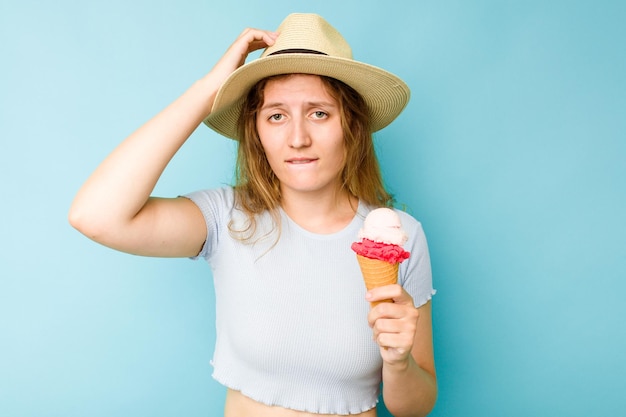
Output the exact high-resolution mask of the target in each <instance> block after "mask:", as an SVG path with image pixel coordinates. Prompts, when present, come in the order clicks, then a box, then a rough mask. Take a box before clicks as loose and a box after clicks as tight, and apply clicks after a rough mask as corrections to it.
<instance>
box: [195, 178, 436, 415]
mask: <svg viewBox="0 0 626 417" xmlns="http://www.w3.org/2000/svg"><path fill="white" fill-rule="evenodd" d="M186 197H187V198H189V199H191V200H192V201H193V202H195V203H196V204H197V205H198V207H199V208H200V209H201V211H202V213H203V215H204V218H205V220H206V225H207V236H208V238H207V241H206V242H205V244H204V246H203V248H202V250H201V252H200V253H199V255H198V257H197V258H204V259H205V260H206V261H207V262H208V263H209V265H210V266H211V269H212V271H213V279H214V284H215V294H216V329H217V335H216V346H215V353H214V356H213V361H212V364H213V367H214V372H213V377H214V378H215V379H216V380H217V381H218V382H220V383H221V384H223V385H225V386H227V387H229V388H231V389H234V390H238V391H241V392H242V393H243V394H244V395H246V396H248V397H250V398H252V399H254V400H256V401H259V402H261V403H264V404H267V405H277V406H280V407H284V408H289V409H294V410H299V411H306V412H310V413H319V414H357V413H361V412H364V411H367V410H369V409H371V408H374V407H375V406H376V403H377V401H378V396H379V389H380V383H381V369H382V360H381V357H380V353H379V348H378V345H377V344H376V343H375V342H374V341H373V340H372V330H371V329H370V328H369V326H368V323H367V314H368V311H369V304H368V302H366V300H365V292H366V289H365V285H364V283H363V278H362V276H361V272H360V269H359V265H358V262H357V260H356V256H355V254H354V252H353V251H352V250H351V249H350V245H351V243H352V242H353V241H355V240H357V233H358V231H359V229H360V228H361V227H362V225H363V220H364V218H365V216H366V215H367V213H368V212H369V211H370V208H368V207H366V206H364V205H363V204H359V207H358V213H357V215H356V216H355V217H354V219H353V220H352V222H351V223H350V224H349V225H348V226H346V227H345V228H344V229H343V230H341V231H339V232H337V233H333V234H325V235H320V234H315V233H311V232H309V231H307V230H305V229H303V228H301V227H300V226H298V225H297V224H296V223H294V222H293V221H292V220H291V219H290V218H289V217H288V216H287V215H286V214H285V213H284V212H282V211H281V213H280V215H281V226H280V229H277V228H276V227H275V226H274V225H273V223H272V220H271V217H270V215H269V214H265V215H262V216H259V218H258V220H257V222H258V225H257V234H256V236H257V237H259V238H260V239H257V240H256V241H254V240H253V242H254V243H250V242H247V243H246V242H242V241H241V240H237V239H236V238H234V237H233V236H232V235H231V233H230V232H229V228H228V225H229V222H231V221H233V225H234V227H235V228H237V226H239V228H241V226H242V225H243V224H244V222H245V215H244V214H243V213H242V212H241V211H239V210H238V209H236V208H235V207H234V192H233V189H232V188H231V187H226V188H219V189H214V190H204V191H197V192H194V193H191V194H188V195H186ZM398 213H399V215H400V216H401V221H402V225H403V228H404V229H405V230H406V231H407V233H408V235H409V240H408V242H407V243H406V244H405V245H404V248H405V249H406V250H408V251H409V252H411V257H410V258H409V259H408V260H406V261H404V262H403V263H402V264H400V272H399V277H398V280H399V283H400V284H401V285H402V286H403V287H404V288H405V289H406V290H407V292H409V293H410V294H411V296H412V297H413V299H414V301H415V305H416V306H420V305H423V304H425V303H426V302H427V301H428V300H430V298H431V297H432V295H433V294H434V292H435V291H434V290H433V287H432V279H431V268H430V259H429V255H428V247H427V244H426V238H425V236H424V232H423V230H422V227H421V225H420V223H419V222H418V221H417V220H415V219H414V218H413V217H411V216H410V215H408V214H406V213H404V212H402V211H398ZM278 230H280V235H279V240H278V241H277V242H276V236H277V234H276V233H277V231H278Z"/></svg>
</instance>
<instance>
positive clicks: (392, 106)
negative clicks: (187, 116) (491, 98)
mask: <svg viewBox="0 0 626 417" xmlns="http://www.w3.org/2000/svg"><path fill="white" fill-rule="evenodd" d="M280 74H314V75H324V76H328V77H332V78H335V79H337V80H339V81H342V82H344V83H346V84H347V85H349V86H350V87H352V88H354V89H355V90H356V91H357V92H358V93H359V94H361V96H362V97H363V99H364V101H365V103H366V104H367V106H368V108H369V112H370V116H371V128H372V132H376V131H378V130H381V129H383V128H384V127H386V126H387V125H389V123H391V122H392V121H393V120H394V119H395V118H396V117H397V116H398V115H399V114H400V113H401V112H402V110H403V109H404V108H405V107H406V105H407V103H408V102H409V98H410V90H409V87H408V86H407V85H406V83H405V82H404V81H402V80H401V79H400V78H398V77H397V76H396V75H394V74H392V73H390V72H388V71H385V70H383V69H381V68H378V67H376V66H373V65H369V64H365V63H363V62H359V61H354V60H352V59H346V58H338V57H331V56H325V55H312V54H308V53H290V54H283V55H276V56H269V57H265V58H259V59H257V60H254V61H252V62H249V63H247V64H245V65H243V66H241V67H240V68H238V69H237V70H236V71H234V72H233V73H232V74H231V75H230V76H229V77H228V78H227V79H226V81H225V82H224V84H222V86H221V87H220V89H219V91H218V93H217V96H216V97H215V102H214V103H213V108H212V110H211V114H210V115H209V116H208V117H207V118H206V119H205V120H204V123H206V125H207V126H209V127H210V128H211V129H213V130H215V131H216V132H218V133H220V134H222V135H224V136H226V137H228V138H231V139H235V140H237V139H238V138H237V122H238V119H239V113H240V112H241V107H242V103H243V100H244V97H245V96H246V95H247V93H248V91H249V90H250V89H251V88H252V87H253V86H254V85H255V84H256V83H257V82H259V81H260V80H262V79H264V78H267V77H270V76H273V75H280Z"/></svg>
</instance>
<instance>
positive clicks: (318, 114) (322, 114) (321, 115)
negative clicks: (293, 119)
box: [313, 111, 327, 119]
mask: <svg viewBox="0 0 626 417" xmlns="http://www.w3.org/2000/svg"><path fill="white" fill-rule="evenodd" d="M313 115H314V116H315V118H317V119H323V118H324V117H326V116H327V114H326V113H325V112H323V111H316V112H315V113H313Z"/></svg>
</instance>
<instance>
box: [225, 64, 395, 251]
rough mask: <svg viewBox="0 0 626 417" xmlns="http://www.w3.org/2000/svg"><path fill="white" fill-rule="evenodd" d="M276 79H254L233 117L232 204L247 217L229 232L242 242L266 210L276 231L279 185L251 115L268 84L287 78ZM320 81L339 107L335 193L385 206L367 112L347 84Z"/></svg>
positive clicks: (388, 201) (388, 202) (386, 197)
mask: <svg viewBox="0 0 626 417" xmlns="http://www.w3.org/2000/svg"><path fill="white" fill-rule="evenodd" d="M291 75H293V74H286V75H276V76H272V77H268V78H265V79H263V80H261V81H259V82H258V83H257V84H256V85H255V86H254V87H252V89H250V91H249V92H248V94H247V96H246V98H245V100H244V103H243V106H242V111H241V114H240V117H239V122H238V138H239V147H238V150H237V163H236V170H235V186H234V190H235V201H236V204H237V207H238V208H239V209H241V210H242V211H243V212H244V213H245V214H246V216H247V222H246V225H245V226H244V228H243V230H240V229H237V230H233V227H232V222H231V225H229V228H230V230H231V233H232V232H234V233H236V235H237V236H239V238H240V239H242V240H248V239H250V238H252V237H253V236H254V235H255V232H256V221H255V217H256V216H257V215H258V214H260V213H263V212H265V211H268V212H269V213H270V214H271V216H272V218H273V220H274V223H275V224H276V225H277V227H278V228H279V229H280V217H279V214H278V210H277V209H278V207H279V206H280V203H281V190H280V181H279V180H278V178H277V177H276V175H275V174H274V172H273V171H272V168H271V167H270V164H269V162H268V161H267V157H266V156H265V151H264V149H263V146H262V145H261V140H260V138H259V134H258V132H257V129H256V120H257V115H258V112H259V110H260V109H261V107H262V106H263V101H264V90H265V86H266V85H267V83H268V81H270V80H277V79H281V78H286V77H289V76H291ZM320 78H321V80H322V83H323V85H324V87H325V89H326V91H327V92H328V94H329V95H330V96H331V97H333V98H334V99H335V100H336V101H337V103H338V107H339V111H340V115H341V127H342V130H343V137H344V160H345V163H344V167H343V170H342V172H341V190H340V191H344V190H345V191H347V192H348V193H349V194H350V195H352V196H354V197H356V198H357V199H359V200H360V201H362V202H364V203H365V204H368V205H371V206H374V207H389V206H391V205H392V204H393V197H392V196H391V194H389V193H388V192H387V190H386V189H385V187H384V184H383V180H382V175H381V172H380V166H379V164H378V159H377V157H376V153H375V150H374V143H373V139H372V132H371V129H370V124H369V121H370V114H369V110H368V108H367V105H366V104H365V102H364V101H363V98H362V97H361V95H360V94H359V93H358V92H356V91H355V90H354V89H353V88H352V87H350V86H348V85H347V84H345V83H343V82H341V81H339V80H336V79H334V78H330V77H325V76H320Z"/></svg>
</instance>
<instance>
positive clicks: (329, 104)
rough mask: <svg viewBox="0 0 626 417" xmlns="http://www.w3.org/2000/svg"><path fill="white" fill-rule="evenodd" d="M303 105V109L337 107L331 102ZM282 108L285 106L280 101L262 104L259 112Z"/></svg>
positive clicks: (313, 102)
mask: <svg viewBox="0 0 626 417" xmlns="http://www.w3.org/2000/svg"><path fill="white" fill-rule="evenodd" d="M304 104H305V107H337V105H336V104H334V103H333V102H331V101H307V102H305V103H304ZM283 106H285V103H283V102H280V101H276V102H270V103H267V104H263V106H262V107H261V110H267V109H275V108H279V107H283Z"/></svg>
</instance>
